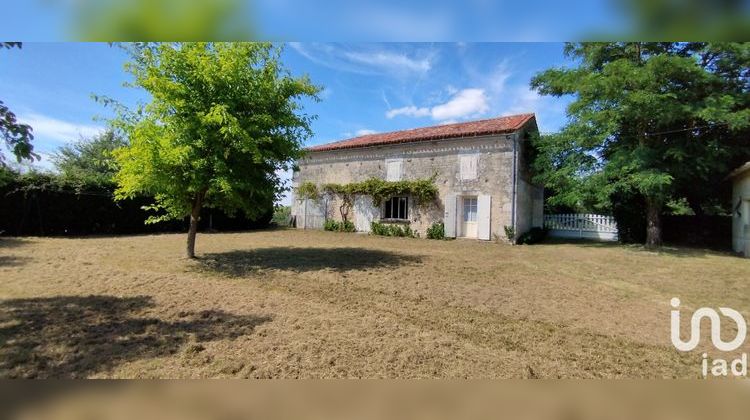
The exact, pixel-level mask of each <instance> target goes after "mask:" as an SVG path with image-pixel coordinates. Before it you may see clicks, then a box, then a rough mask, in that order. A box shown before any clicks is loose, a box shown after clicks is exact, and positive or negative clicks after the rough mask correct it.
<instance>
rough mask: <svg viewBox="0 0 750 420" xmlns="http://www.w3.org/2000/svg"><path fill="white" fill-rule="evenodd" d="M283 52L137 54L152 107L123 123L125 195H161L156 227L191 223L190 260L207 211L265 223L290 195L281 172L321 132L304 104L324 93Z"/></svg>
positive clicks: (171, 48) (189, 48)
mask: <svg viewBox="0 0 750 420" xmlns="http://www.w3.org/2000/svg"><path fill="white" fill-rule="evenodd" d="M280 53H281V51H280V49H279V48H276V47H274V46H273V45H271V44H270V43H249V42H244V43H180V44H176V43H170V44H156V45H153V44H147V45H135V46H133V47H132V49H131V56H132V60H131V61H130V62H129V63H128V64H127V65H126V69H127V70H128V71H129V72H130V73H131V74H132V75H133V76H134V77H135V81H134V82H133V83H134V85H135V86H138V87H141V88H143V89H145V90H146V91H148V93H150V95H151V98H152V100H151V102H150V103H148V104H146V105H144V106H142V107H141V108H140V109H138V110H137V111H136V112H134V113H131V114H130V115H122V116H121V117H120V118H119V119H117V120H116V121H115V122H114V126H115V127H118V128H120V129H123V130H124V131H125V132H126V133H127V135H128V140H129V145H128V146H127V147H124V148H121V149H118V150H116V151H115V153H114V154H115V158H116V159H117V163H118V165H119V171H118V173H117V175H116V177H115V179H116V181H117V184H118V188H117V190H116V193H115V194H116V198H118V199H124V198H130V197H133V196H135V195H138V194H145V195H149V196H153V197H154V198H155V200H156V204H155V206H153V208H152V209H153V210H156V211H157V212H158V214H157V215H155V216H153V217H151V218H150V219H149V221H150V222H156V221H160V220H166V219H179V218H184V217H186V216H189V217H190V229H189V231H188V237H187V248H186V253H187V256H188V257H189V258H193V257H194V256H195V236H196V232H197V228H198V218H199V215H200V211H201V208H203V207H204V206H205V207H216V208H220V209H222V210H224V211H225V212H227V213H228V214H232V213H234V212H236V211H242V212H244V213H245V214H246V215H247V216H248V217H250V218H254V217H257V216H259V213H261V212H264V211H265V210H266V209H267V206H266V204H267V203H268V202H269V201H272V200H274V199H275V198H276V197H277V196H278V194H279V193H281V192H282V190H283V186H282V182H281V181H280V179H279V177H278V176H277V171H279V170H285V169H288V168H290V167H291V165H292V163H293V161H294V160H295V159H297V158H299V157H300V156H301V153H302V149H301V146H302V143H303V141H304V140H305V139H306V138H308V137H309V136H310V135H311V134H312V132H311V130H310V122H311V119H312V118H313V117H312V116H309V115H307V114H304V113H302V112H301V110H302V105H301V103H300V101H301V100H302V99H303V98H313V99H315V100H317V93H318V92H319V90H320V88H319V87H317V86H315V85H313V84H312V83H311V82H310V81H309V79H308V78H307V77H293V76H291V75H290V73H289V72H288V71H287V70H286V69H285V68H284V67H283V66H282V63H281V62H280V60H279V55H280Z"/></svg>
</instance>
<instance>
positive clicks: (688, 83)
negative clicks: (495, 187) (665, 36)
mask: <svg viewBox="0 0 750 420" xmlns="http://www.w3.org/2000/svg"><path fill="white" fill-rule="evenodd" d="M565 53H566V54H567V55H568V56H570V57H572V58H574V59H576V61H577V66H575V67H573V68H554V69H549V70H546V71H544V72H541V73H539V74H537V75H536V76H535V77H534V78H533V79H532V81H531V85H532V87H533V88H536V89H537V90H538V91H539V92H540V93H541V94H545V95H555V96H562V95H574V96H575V99H574V101H573V102H572V103H571V104H570V106H569V107H568V117H569V122H568V124H567V125H566V126H565V127H564V128H563V129H562V131H561V132H560V133H559V134H556V135H552V136H545V137H542V138H540V139H538V140H537V141H536V142H535V143H536V146H537V147H536V149H537V156H536V158H535V163H534V165H535V169H536V171H537V176H536V178H537V181H539V182H542V183H544V184H545V185H547V186H548V187H550V188H551V189H552V190H553V191H554V192H555V196H554V198H553V204H562V205H568V206H572V207H576V206H580V205H581V204H582V203H589V204H590V205H592V206H598V207H607V206H608V205H610V204H611V203H610V202H609V200H610V198H611V197H612V196H613V195H614V194H619V195H623V194H624V195H628V194H636V195H638V196H640V197H642V198H643V199H644V201H645V208H644V209H643V210H644V211H645V212H646V221H647V227H646V230H647V232H646V245H647V246H649V247H658V246H660V245H661V241H662V240H661V213H662V211H663V209H664V206H665V205H666V204H667V203H668V202H670V201H671V200H680V199H682V198H684V197H686V195H687V192H689V191H702V192H701V193H699V194H698V195H699V196H700V195H705V194H706V190H707V189H710V188H713V189H716V184H713V185H712V183H715V182H717V179H719V180H720V179H721V178H720V177H721V176H722V174H723V175H726V173H727V172H728V171H729V169H730V168H731V166H732V165H734V163H735V162H737V161H738V159H745V158H747V156H748V149H747V141H746V140H747V137H748V136H747V134H748V127H749V126H750V97H749V96H748V88H749V87H750V44H747V43H720V44H710V43H641V42H617V43H583V44H568V45H566V47H565ZM683 194H684V195H683ZM687 198H688V200H690V197H689V196H688V197H687ZM701 198H702V197H693V199H694V201H698V200H700V199H701Z"/></svg>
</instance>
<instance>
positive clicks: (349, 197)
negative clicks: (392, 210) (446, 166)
mask: <svg viewBox="0 0 750 420" xmlns="http://www.w3.org/2000/svg"><path fill="white" fill-rule="evenodd" d="M301 187H302V186H300V188H301ZM322 189H323V191H324V192H325V193H328V194H332V195H337V196H339V197H341V199H342V200H343V201H344V202H348V203H351V202H352V201H353V199H354V196H355V195H357V194H360V195H369V196H370V197H372V201H373V204H375V205H376V206H379V205H380V204H381V203H382V202H383V200H386V199H388V198H390V197H393V196H396V195H411V196H412V197H414V199H415V200H416V201H417V205H424V204H427V203H429V202H431V201H434V200H435V199H436V198H437V196H438V189H437V186H435V178H434V177H432V178H428V179H415V180H405V181H384V180H382V179H378V178H371V179H368V180H366V181H362V182H353V183H350V184H325V185H323V187H322Z"/></svg>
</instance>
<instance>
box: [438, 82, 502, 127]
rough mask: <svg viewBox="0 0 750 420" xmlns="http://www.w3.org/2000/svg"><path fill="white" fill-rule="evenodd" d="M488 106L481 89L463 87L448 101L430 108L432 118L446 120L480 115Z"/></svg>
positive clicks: (485, 96)
mask: <svg viewBox="0 0 750 420" xmlns="http://www.w3.org/2000/svg"><path fill="white" fill-rule="evenodd" d="M489 109H490V106H489V104H488V101H487V95H486V94H485V93H484V90H483V89H464V90H461V91H459V92H458V93H457V94H456V95H454V96H453V97H452V98H451V99H450V100H449V101H448V102H446V103H444V104H442V105H438V106H435V107H433V108H432V111H431V114H432V118H433V119H435V120H448V119H456V118H464V117H469V116H475V115H481V114H484V113H485V112H487V111H488V110H489Z"/></svg>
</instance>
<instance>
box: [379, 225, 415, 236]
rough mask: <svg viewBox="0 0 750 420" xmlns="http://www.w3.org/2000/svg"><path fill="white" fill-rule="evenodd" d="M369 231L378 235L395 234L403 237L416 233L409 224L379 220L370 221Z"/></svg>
mask: <svg viewBox="0 0 750 420" xmlns="http://www.w3.org/2000/svg"><path fill="white" fill-rule="evenodd" d="M370 232H371V233H372V234H373V235H379V236H397V237H404V238H413V237H415V236H416V235H415V234H414V231H413V230H412V229H411V227H410V226H408V225H406V226H401V225H398V224H385V223H379V222H372V223H371V224H370Z"/></svg>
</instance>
